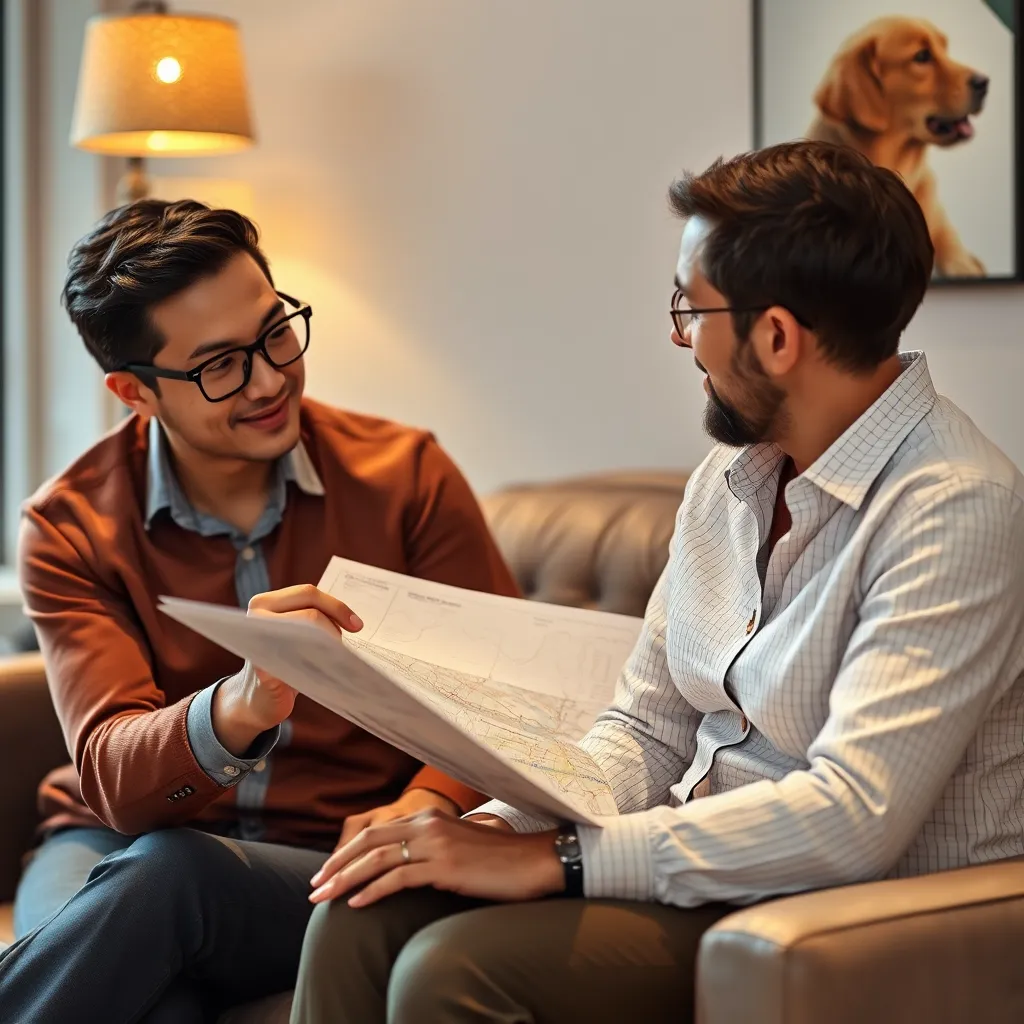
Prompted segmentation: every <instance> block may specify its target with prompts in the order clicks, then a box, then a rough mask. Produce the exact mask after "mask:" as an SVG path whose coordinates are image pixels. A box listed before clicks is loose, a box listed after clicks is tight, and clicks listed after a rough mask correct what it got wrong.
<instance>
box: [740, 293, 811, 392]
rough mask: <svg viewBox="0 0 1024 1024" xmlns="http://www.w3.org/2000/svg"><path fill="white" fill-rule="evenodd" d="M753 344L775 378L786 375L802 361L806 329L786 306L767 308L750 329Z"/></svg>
mask: <svg viewBox="0 0 1024 1024" xmlns="http://www.w3.org/2000/svg"><path fill="white" fill-rule="evenodd" d="M750 341H751V344H750V345H749V346H748V347H749V348H751V349H753V351H754V353H756V355H757V358H758V360H760V363H761V368H762V369H763V370H764V372H765V373H766V374H767V375H768V376H769V377H770V378H771V379H772V380H777V379H778V378H780V377H784V376H785V375H786V374H787V373H789V372H790V370H792V369H793V367H794V366H796V364H797V363H798V362H799V361H800V356H801V354H802V353H803V349H804V332H803V328H802V327H801V326H800V324H799V322H798V321H797V319H796V317H795V316H793V314H792V313H790V311H789V310H788V309H786V308H785V307H784V306H772V307H771V308H770V309H767V310H765V311H764V312H763V313H762V314H761V315H760V316H759V317H758V318H757V321H756V322H755V323H754V325H753V327H752V328H751V331H750Z"/></svg>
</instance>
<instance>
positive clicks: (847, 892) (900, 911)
mask: <svg viewBox="0 0 1024 1024" xmlns="http://www.w3.org/2000/svg"><path fill="white" fill-rule="evenodd" d="M685 480H686V478H685V476H682V475H679V474H668V473H644V474H614V475H605V476H598V477H590V478H585V479H577V480H568V481H558V482H553V483H545V484H535V485H529V486H519V487H511V488H508V489H506V490H503V491H501V492H499V493H497V494H494V495H491V496H490V497H488V498H486V499H485V500H484V509H485V512H486V514H487V516H488V519H489V521H490V522H491V524H492V527H493V529H494V532H495V536H496V537H497V539H498V543H499V545H500V546H501V548H502V551H503V552H504V554H505V556H506V558H507V559H508V561H509V564H510V566H511V567H512V569H513V571H514V572H515V574H516V577H517V579H518V580H519V581H520V584H521V586H522V587H523V590H524V592H525V593H526V595H527V596H529V597H531V598H534V599H537V600H545V601H552V602H557V603H562V604H571V605H579V606H583V607H590V608H601V609H604V610H608V611H616V612H624V613H627V614H634V615H641V614H643V610H644V605H645V603H646V601H647V597H648V595H649V594H650V592H651V590H652V588H653V586H654V583H655V581H656V579H657V577H658V575H659V573H660V572H661V569H662V567H663V565H664V562H665V558H666V553H667V548H668V541H669V537H670V536H671V533H672V527H673V522H674V517H675V511H676V508H677V507H678V505H679V502H680V500H681V497H682V492H683V487H684V486H685ZM66 758H67V754H66V751H65V749H64V745H63V741H62V739H61V736H60V731H59V729H58V728H57V724H56V720H55V718H54V715H53V711H52V708H51V706H50V701H49V697H48V694H47V691H46V685H45V679H44V676H43V666H42V662H41V660H40V658H39V656H38V655H36V654H27V655H22V656H19V657H17V658H12V659H10V660H8V661H7V662H6V664H2V663H0V943H2V942H3V941H4V940H5V939H9V938H10V906H9V905H6V906H4V905H3V904H4V902H5V901H7V900H10V899H11V897H12V895H13V892H14V887H15V884H16V880H17V875H18V870H19V861H20V857H21V855H22V852H23V851H24V850H25V849H26V848H27V847H28V845H29V843H30V839H31V834H32V831H33V829H34V827H35V825H36V814H35V788H36V784H37V783H38V781H39V779H40V778H41V777H42V776H43V775H44V773H45V772H46V771H47V770H48V769H49V768H51V767H53V766H54V765H56V764H58V763H61V762H63V761H65V760H66ZM697 970H698V996H697V1002H698V1005H697V1012H698V1020H699V1021H700V1022H701V1024H818V1022H820V1021H829V1022H830V1024H854V1022H856V1024H862V1022H864V1021H871V1022H872V1024H897V1022H898V1024H908V1022H918V1021H928V1022H929V1024H954V1022H955V1024H961V1022H965V1021H970V1022H971V1024H1004V1022H1005V1024H1010V1022H1014V1024H1019V1022H1020V1021H1022V1020H1024V861H1004V862H1002V863H998V864H992V865H987V866H983V867H976V868H967V869H965V870H961V871H952V872H947V873H944V874H938V875H931V876H925V877H922V878H915V879H907V880H900V881H884V882H875V883H869V884H863V885H852V886H847V887H844V888H840V889H833V890H829V891H825V892H817V893H807V894H804V895H800V896H792V897H788V898H786V899H780V900H775V901H771V902H767V903H764V904H761V905H759V906H756V907H751V908H746V909H743V910H739V911H737V912H735V913H733V914H731V915H729V916H728V917H726V918H724V919H722V920H721V921H720V922H719V923H718V924H717V925H716V926H715V927H714V928H713V929H712V930H711V931H710V932H709V933H708V934H707V935H706V936H705V938H704V941H703V943H702V945H701V949H700V953H699V957H698V964H697ZM289 1002H290V1000H289V997H288V996H287V994H285V995H283V996H282V997H280V998H276V999H272V1000H264V1001H262V1003H260V1004H252V1005H250V1006H249V1007H245V1008H239V1009H237V1010H235V1011H232V1012H231V1013H230V1014H228V1015H226V1017H225V1018H224V1019H223V1020H222V1024H271V1022H274V1024H277V1022H285V1021H287V1007H288V1003H289Z"/></svg>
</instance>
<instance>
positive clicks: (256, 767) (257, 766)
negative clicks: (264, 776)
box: [253, 757, 267, 772]
mask: <svg viewBox="0 0 1024 1024" xmlns="http://www.w3.org/2000/svg"><path fill="white" fill-rule="evenodd" d="M266 767H267V762H266V761H264V760H263V758H262V757H261V758H260V759H259V760H258V761H257V762H256V764H255V765H254V766H253V768H254V770H255V771H258V772H261V771H263V769H264V768H266Z"/></svg>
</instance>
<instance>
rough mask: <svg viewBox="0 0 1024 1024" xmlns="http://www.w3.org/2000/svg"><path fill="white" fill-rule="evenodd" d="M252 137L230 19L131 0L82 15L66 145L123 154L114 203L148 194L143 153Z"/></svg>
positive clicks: (180, 151)
mask: <svg viewBox="0 0 1024 1024" xmlns="http://www.w3.org/2000/svg"><path fill="white" fill-rule="evenodd" d="M252 143H253V130H252V121H251V118H250V115H249V100H248V95H247V90H246V81H245V67H244V62H243V58H242V46H241V39H240V36H239V31H238V26H237V24H236V23H235V22H233V21H230V20H228V19H226V18H216V17H207V16H205V15H198V14H171V13H168V10H167V5H166V4H164V3H137V4H136V5H135V6H134V8H133V9H132V10H131V11H130V12H129V13H128V14H100V15H96V16H94V17H92V18H90V19H89V21H88V23H87V24H86V29H85V46H84V49H83V52H82V65H81V69H80V71H79V77H78V91H77V93H76V94H75V109H74V114H73V116H72V121H71V144H72V145H73V146H77V147H78V148H79V149H84V150H88V151H89V152H92V153H102V154H105V155H107V156H125V157H128V170H127V172H126V173H125V175H124V177H122V179H121V181H120V183H119V185H118V196H117V198H118V202H119V203H126V202H132V201H134V200H136V199H141V198H143V197H145V196H146V195H147V194H148V191H149V183H148V180H147V178H146V173H145V167H144V164H143V158H144V157H147V156H163V157H170V156H212V155H217V154H222V153H233V152H237V151H238V150H241V149H245V148H246V147H248V146H250V145H252Z"/></svg>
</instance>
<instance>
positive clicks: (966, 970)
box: [697, 858, 1024, 1024]
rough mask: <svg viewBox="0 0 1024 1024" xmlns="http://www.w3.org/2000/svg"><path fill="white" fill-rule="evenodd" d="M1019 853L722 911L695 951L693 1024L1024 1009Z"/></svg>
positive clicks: (979, 1017)
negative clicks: (695, 1022)
mask: <svg viewBox="0 0 1024 1024" xmlns="http://www.w3.org/2000/svg"><path fill="white" fill-rule="evenodd" d="M1022 979H1024V858H1015V859H1012V860H1003V861H997V862H995V863H992V864H986V865H982V866H979V867H971V868H963V869H960V870H957V871H946V872H940V873H938V874H932V875H922V876H919V877H916V878H906V879H899V880H888V881H884V882H870V883H866V884H863V885H850V886H843V887H841V888H838V889H827V890H823V891H821V892H814V893H806V894H803V895H800V896H791V897H788V898H786V899H780V900H774V901H772V902H769V903H763V904H760V905H758V906H754V907H749V908H747V909H744V910H741V911H738V912H737V913H734V914H730V915H729V916H728V917H724V918H722V920H721V921H719V922H718V923H717V924H716V925H715V926H714V927H713V928H711V929H710V930H709V931H708V932H707V933H706V934H705V936H704V939H703V942H702V943H701V947H700V952H699V954H698V960H697V1020H698V1021H699V1024H727V1022H729V1024H732V1022H734V1021H744V1024H820V1022H821V1021H828V1022H829V1024H863V1022H864V1021H870V1022H871V1024H897V1022H898V1024H906V1022H907V1021H927V1022H928V1024H942V1022H949V1024H954V1022H956V1024H960V1022H962V1021H967V1020H969V1021H971V1022H972V1024H996V1022H998V1024H1003V1022H1006V1024H1010V1022H1011V1021H1012V1022H1019V1021H1022V1020H1024V982H1022Z"/></svg>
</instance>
